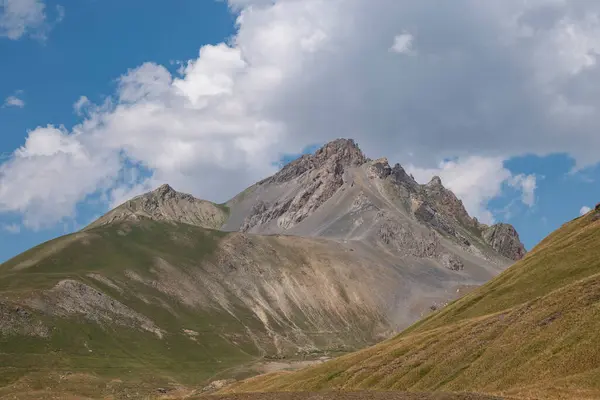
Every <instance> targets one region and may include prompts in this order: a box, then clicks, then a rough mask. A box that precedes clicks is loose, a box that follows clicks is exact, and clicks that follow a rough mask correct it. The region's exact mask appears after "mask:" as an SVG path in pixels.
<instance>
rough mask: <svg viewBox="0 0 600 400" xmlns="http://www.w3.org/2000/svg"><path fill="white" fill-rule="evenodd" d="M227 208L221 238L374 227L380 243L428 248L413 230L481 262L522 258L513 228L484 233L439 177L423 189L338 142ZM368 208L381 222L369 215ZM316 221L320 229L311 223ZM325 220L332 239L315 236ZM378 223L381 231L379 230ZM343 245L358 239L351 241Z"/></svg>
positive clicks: (501, 226)
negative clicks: (397, 239)
mask: <svg viewBox="0 0 600 400" xmlns="http://www.w3.org/2000/svg"><path fill="white" fill-rule="evenodd" d="M346 197H351V199H350V200H348V201H352V204H353V205H352V206H350V210H349V212H348V213H347V215H341V211H340V210H341V208H343V206H342V204H344V203H345V201H346V200H345V198H346ZM227 204H228V206H230V207H231V208H232V209H233V210H234V211H233V212H234V213H235V214H237V215H238V218H233V219H232V220H231V221H228V222H227V223H226V224H225V228H226V229H227V230H240V231H243V232H253V233H289V234H296V235H300V236H326V237H331V236H334V237H336V236H338V237H339V236H340V235H341V236H344V235H343V233H348V232H357V231H361V229H360V228H357V225H365V224H368V223H372V224H374V225H373V227H372V228H373V230H379V232H380V234H379V236H380V238H381V239H382V240H383V241H384V242H386V243H388V244H389V237H390V234H391V232H392V231H395V232H396V236H397V235H400V236H402V237H405V238H406V237H407V236H411V235H412V236H413V238H412V239H414V240H408V241H406V243H409V242H411V241H413V242H414V241H415V240H416V241H418V242H422V243H421V244H420V246H426V245H425V243H424V242H423V241H422V235H420V234H419V233H418V232H417V231H418V229H415V228H414V226H413V225H414V224H413V222H417V223H418V224H419V225H421V226H425V227H427V228H428V229H431V230H433V231H434V232H436V233H437V234H439V235H441V236H443V237H445V238H449V239H450V240H452V241H453V242H454V243H455V244H457V245H458V246H460V247H461V248H462V249H465V250H467V251H470V252H476V253H480V254H483V255H486V254H487V253H488V251H489V250H492V251H493V253H497V254H500V255H502V256H503V257H506V258H508V259H510V260H519V259H521V258H522V257H523V256H524V254H525V248H524V246H523V244H522V243H521V242H520V240H519V236H518V234H517V232H516V230H515V229H514V228H513V227H512V226H510V225H508V224H497V225H494V226H491V227H488V226H487V225H484V224H481V223H479V221H478V220H477V219H476V218H472V217H470V216H469V214H468V212H467V211H466V209H465V207H464V205H463V203H462V201H461V200H460V199H458V198H457V197H456V195H455V194H454V193H453V192H452V191H451V190H449V189H447V188H445V187H444V186H443V184H442V181H441V179H440V178H439V177H437V176H436V177H434V178H432V179H431V181H430V182H429V183H427V184H425V185H421V184H419V183H417V182H416V181H415V180H414V178H413V177H412V176H410V175H409V174H407V173H406V171H405V170H404V169H403V168H402V166H401V165H400V164H395V165H394V166H393V167H392V166H390V164H389V163H388V160H387V159H386V158H380V159H377V160H374V161H373V160H370V159H368V158H367V157H365V155H364V154H363V153H362V151H361V150H360V148H359V147H358V145H357V144H356V143H355V142H354V141H353V140H348V139H337V140H335V141H333V142H331V143H328V144H326V145H325V146H324V147H322V148H321V149H319V150H318V151H317V152H316V153H315V154H312V155H304V156H302V157H300V158H299V159H297V160H296V161H293V162H291V163H290V164H288V165H286V166H285V167H284V168H283V169H282V170H281V171H280V172H278V173H277V174H275V175H274V176H272V177H270V178H267V179H265V180H263V181H261V182H259V183H257V184H256V185H255V186H253V187H252V188H250V189H249V190H248V191H245V192H244V193H243V194H242V195H240V196H237V197H235V198H234V199H232V200H231V201H230V202H228V203H227ZM360 204H362V206H361V207H363V208H362V209H361V210H360V212H359V210H358V209H356V207H358V206H357V205H360ZM367 205H368V207H370V210H371V211H373V210H376V213H377V212H379V214H380V215H379V216H377V214H376V213H375V214H373V213H372V212H370V211H368V210H367V209H366V208H365V207H366V206H367ZM239 210H241V211H239ZM236 211H237V212H236ZM382 211H385V213H386V217H385V218H383V214H381V212H382ZM363 212H367V214H369V215H366V214H363ZM333 214H335V217H334V216H332V215H333ZM399 214H401V216H399ZM315 215H319V219H320V220H321V222H316V221H315V220H316V218H317V217H315ZM328 217H330V219H332V220H333V219H336V220H337V222H335V223H332V225H333V224H336V233H335V234H332V232H333V229H329V230H328V229H325V228H323V229H316V228H313V227H316V226H317V225H318V224H320V225H323V224H324V222H322V221H323V220H327V219H328ZM406 217H408V219H409V220H410V221H406V219H407V218H406ZM350 218H352V219H353V221H350V220H349V219H350ZM236 219H237V221H235V220H236ZM344 219H345V220H348V221H347V222H348V224H350V223H351V225H352V226H349V225H348V226H346V227H341V224H340V223H339V221H341V220H344ZM383 220H385V223H384V225H385V226H382V225H381V224H380V222H381V221H383ZM375 225H377V226H375ZM392 225H396V227H392ZM400 225H403V226H404V227H400ZM309 226H310V228H308V227H309ZM307 228H308V229H307ZM361 232H362V231H361ZM345 238H346V239H356V237H354V236H352V235H346V236H345ZM360 239H364V235H363V236H362V237H361V238H360ZM406 243H405V244H406ZM402 246H403V245H399V246H398V248H402ZM409 253H410V252H409ZM418 253H419V254H420V253H422V252H418ZM425 253H427V252H425ZM492 257H493V255H492ZM445 259H447V257H446V258H445Z"/></svg>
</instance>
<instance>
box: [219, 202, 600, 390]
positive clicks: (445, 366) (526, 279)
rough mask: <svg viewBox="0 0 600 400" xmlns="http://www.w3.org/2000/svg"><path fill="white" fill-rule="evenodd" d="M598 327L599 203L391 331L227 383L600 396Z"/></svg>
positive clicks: (264, 387)
mask: <svg viewBox="0 0 600 400" xmlns="http://www.w3.org/2000/svg"><path fill="white" fill-rule="evenodd" d="M598 332H600V204H599V205H598V206H597V207H596V209H595V210H592V211H590V212H589V213H588V214H586V215H584V216H582V217H580V218H577V219H575V220H573V221H571V222H569V223H567V224H565V225H563V226H562V227H561V228H560V229H558V230H557V231H555V232H554V233H552V234H551V235H550V236H548V237H547V238H546V239H544V240H543V241H542V242H541V243H540V244H539V245H538V246H536V247H535V248H534V249H533V250H532V251H531V252H530V253H528V254H527V256H526V257H525V258H524V259H523V260H521V261H519V262H517V263H516V264H515V265H513V266H511V267H510V268H509V269H508V270H506V271H505V272H503V273H502V274H501V275H499V276H498V277H496V278H495V279H493V280H492V281H490V282H489V283H487V284H486V285H484V286H482V287H480V288H477V289H475V290H473V291H472V292H470V293H469V294H467V295H466V296H464V297H462V298H461V299H459V300H457V301H455V302H453V303H452V304H450V305H448V306H447V307H445V308H444V309H442V310H440V311H438V312H436V313H433V314H431V315H429V316H428V317H426V318H424V319H422V320H421V321H419V322H418V323H416V324H414V325H412V326H411V327H410V328H408V329H406V330H404V331H403V332H402V333H401V334H399V335H397V336H395V337H394V338H391V339H389V340H387V341H384V342H382V343H380V344H377V345H375V346H373V347H370V348H367V349H364V350H361V351H358V352H356V353H353V354H349V355H346V356H343V357H340V358H337V359H335V360H332V361H329V362H326V363H323V364H320V365H318V366H315V367H311V368H307V369H305V370H302V371H299V372H295V373H276V374H270V375H265V376H260V377H257V378H253V379H249V380H247V381H245V382H242V383H240V384H237V385H234V386H233V387H230V388H228V389H226V390H225V391H226V392H257V391H258V392H260V391H301V392H305V391H323V390H336V391H338V390H341V391H358V390H366V389H368V390H380V391H381V390H392V391H403V392H405V391H410V392H477V393H480V394H493V395H498V396H506V397H507V398H516V399H599V398H600V335H599V334H598ZM248 398H250V397H248ZM255 398H256V399H259V397H255Z"/></svg>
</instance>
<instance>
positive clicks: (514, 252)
mask: <svg viewBox="0 0 600 400" xmlns="http://www.w3.org/2000/svg"><path fill="white" fill-rule="evenodd" d="M482 236H483V240H485V242H486V243H487V244H489V245H490V246H491V247H492V248H493V249H494V250H496V251H497V252H498V253H500V254H502V255H503V256H505V257H507V258H510V259H511V260H515V261H517V260H520V259H522V258H523V257H525V253H526V252H527V251H526V250H525V246H524V245H523V243H521V240H520V238H519V234H518V233H517V231H516V229H515V228H514V227H513V226H512V225H510V224H504V223H499V224H495V225H492V226H490V227H489V228H487V229H485V230H484V231H483V233H482Z"/></svg>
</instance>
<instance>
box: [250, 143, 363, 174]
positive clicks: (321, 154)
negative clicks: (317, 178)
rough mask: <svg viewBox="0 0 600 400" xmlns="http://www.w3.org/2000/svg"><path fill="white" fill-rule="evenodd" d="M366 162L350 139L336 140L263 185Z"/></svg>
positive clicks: (292, 164)
mask: <svg viewBox="0 0 600 400" xmlns="http://www.w3.org/2000/svg"><path fill="white" fill-rule="evenodd" d="M365 162H367V158H366V157H365V155H364V154H363V152H362V151H361V150H360V148H359V147H358V145H357V144H356V142H355V141H354V140H352V139H336V140H334V141H332V142H329V143H327V144H325V145H324V146H323V147H321V148H320V149H319V150H317V151H316V152H315V153H314V154H305V155H303V156H302V157H300V158H298V159H297V160H294V161H292V162H290V163H289V164H287V165H286V166H284V167H283V168H282V169H281V171H279V172H278V173H276V174H275V175H273V176H272V177H270V178H267V179H265V180H264V181H262V182H259V183H260V184H263V183H283V182H288V181H291V180H292V179H294V178H297V177H299V176H301V175H303V174H304V173H306V172H308V171H312V170H316V169H320V168H324V167H327V168H328V169H329V170H331V171H333V170H336V171H338V172H339V171H340V170H342V169H344V168H345V167H356V166H359V165H362V164H364V163H365Z"/></svg>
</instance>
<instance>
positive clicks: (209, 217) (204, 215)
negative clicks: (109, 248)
mask: <svg viewBox="0 0 600 400" xmlns="http://www.w3.org/2000/svg"><path fill="white" fill-rule="evenodd" d="M227 215H228V210H227V207H225V206H220V205H217V204H214V203H211V202H209V201H206V200H200V199H197V198H195V197H194V196H192V195H190V194H186V193H180V192H177V191H175V190H174V189H173V188H172V187H171V186H169V185H167V184H165V185H162V186H160V187H159V188H157V189H156V190H154V191H152V192H148V193H145V194H143V195H140V196H137V197H134V198H133V199H131V200H128V201H126V202H125V203H123V204H121V205H120V206H118V207H117V208H115V209H113V210H112V211H110V212H108V213H107V214H105V215H104V216H102V217H101V218H99V219H98V220H96V221H94V222H93V223H92V224H90V225H89V226H88V227H87V229H92V228H97V227H99V226H103V225H109V224H112V223H115V222H120V221H135V220H138V219H140V218H148V219H152V220H155V221H171V222H183V223H186V224H190V225H196V226H201V227H204V228H211V229H219V228H220V227H221V226H222V225H223V223H224V222H225V220H226V219H227Z"/></svg>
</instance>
